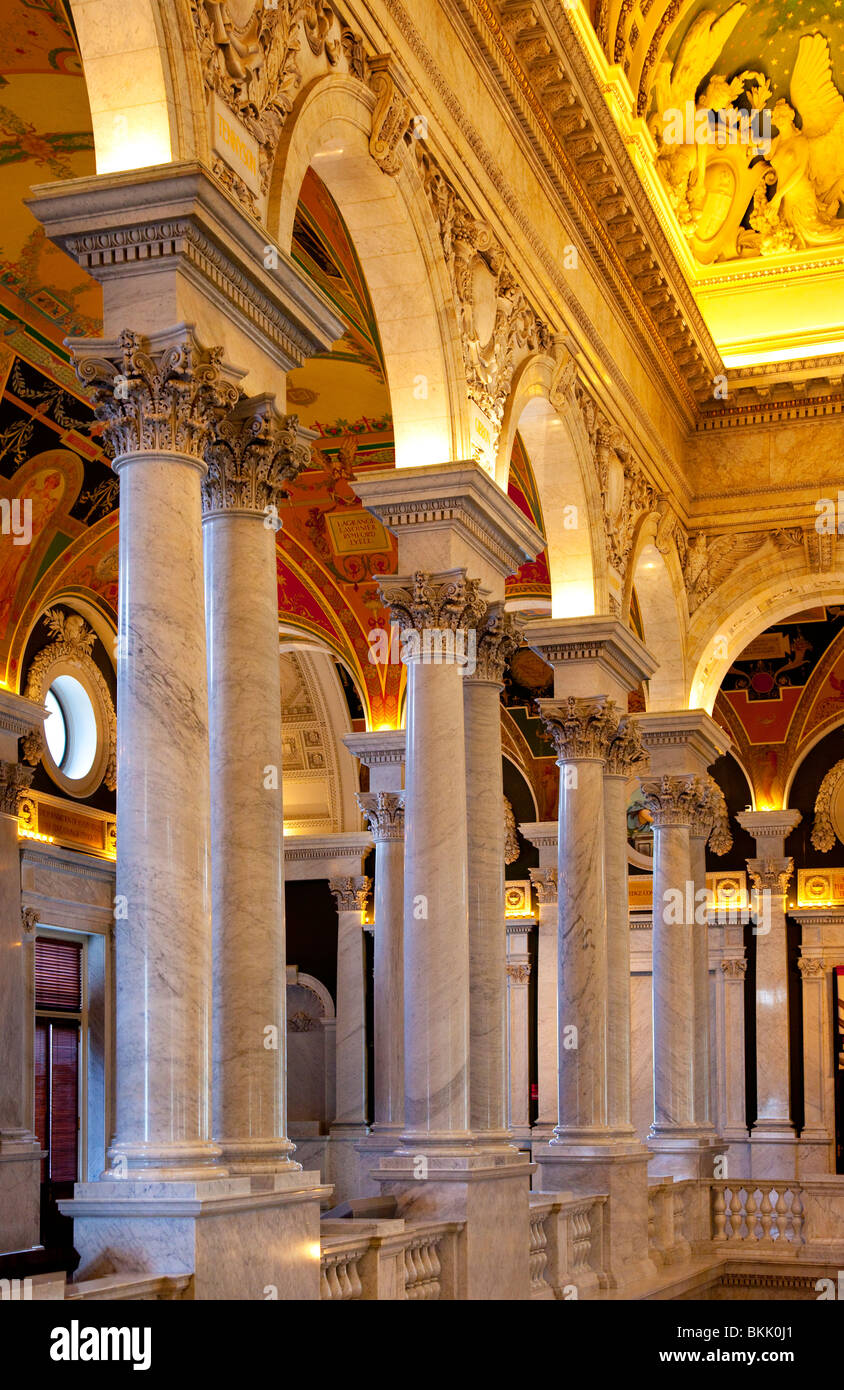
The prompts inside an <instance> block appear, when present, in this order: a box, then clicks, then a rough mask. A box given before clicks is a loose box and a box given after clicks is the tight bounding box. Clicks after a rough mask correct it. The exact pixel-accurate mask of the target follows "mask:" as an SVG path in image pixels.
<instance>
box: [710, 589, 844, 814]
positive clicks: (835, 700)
mask: <svg viewBox="0 0 844 1390" xmlns="http://www.w3.org/2000/svg"><path fill="white" fill-rule="evenodd" d="M714 715H715V717H716V719H718V721H719V722H720V723H721V724H722V725H723V726H724V728H725V729H726V730H727V732H728V733H729V734H730V736H731V738H732V739H733V741H734V743H735V746H736V754H737V757H738V758H739V761H740V762H741V763H742V765H743V766H744V768H745V770H746V772H747V774H748V775H749V777H750V778H751V781H752V783H753V787H754V791H755V794H756V799H757V806H758V807H759V809H765V808H766V807H769V806H770V807H777V806H781V805H782V804H783V797H784V794H785V789H786V787H787V785H788V783H789V780H790V777H791V774H792V772H793V770H794V768H795V767H796V766H797V764H798V763H799V762H800V761H801V760H802V758H803V756H804V754H805V752H806V750H807V748H808V747H809V746H810V745H811V744H814V743H815V742H816V741H817V739H818V738H819V737H820V736H821V735H822V734H824V733H826V732H828V731H829V730H830V729H831V728H833V727H835V725H836V724H839V723H841V722H842V721H844V605H840V606H839V605H827V606H826V607H823V606H821V607H817V608H811V609H807V610H805V611H803V612H801V613H796V614H794V615H792V616H791V617H790V618H789V619H788V620H787V621H785V622H782V623H777V624H775V625H774V626H773V627H770V628H768V629H766V631H765V632H762V633H760V634H759V636H758V637H755V638H754V639H753V641H752V642H751V643H750V644H749V645H748V646H747V647H746V648H745V649H744V651H743V652H742V653H741V656H740V657H738V658H737V660H736V661H735V662H734V663H733V665H732V666H731V667H730V670H729V671H728V672H727V674H726V676H725V677H724V680H723V682H722V685H721V690H720V691H719V694H718V698H717V700H716V703H715V710H714Z"/></svg>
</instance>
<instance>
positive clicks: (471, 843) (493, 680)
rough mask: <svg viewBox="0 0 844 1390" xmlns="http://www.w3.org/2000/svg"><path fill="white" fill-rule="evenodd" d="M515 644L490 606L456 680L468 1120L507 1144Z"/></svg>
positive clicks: (510, 623)
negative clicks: (509, 781)
mask: <svg viewBox="0 0 844 1390" xmlns="http://www.w3.org/2000/svg"><path fill="white" fill-rule="evenodd" d="M518 644H519V639H518V637H517V635H516V630H515V623H514V620H513V618H512V617H511V616H510V614H508V613H505V612H504V609H503V604H492V605H490V607H489V609H488V611H487V614H486V616H485V617H484V619H483V620H482V622H481V623H480V624H479V626H478V629H477V635H476V647H477V651H476V658H475V662H474V669H472V668H471V666H469V667H467V670H466V674H465V677H464V680H463V712H464V720H465V737H466V801H467V807H469V806H470V807H471V811H470V813H469V815H468V831H467V844H468V848H467V856H468V858H467V864H468V884H469V978H470V980H471V989H470V997H469V1121H470V1128H471V1130H472V1132H473V1133H474V1134H475V1135H476V1136H477V1137H478V1139H479V1140H482V1141H483V1142H485V1143H492V1144H496V1143H502V1142H506V1141H507V1139H508V1137H509V1135H508V1123H507V1022H506V1014H507V991H506V987H505V975H504V971H503V967H504V963H505V958H506V954H507V943H506V932H505V924H504V785H503V781H502V772H501V703H500V695H501V683H502V680H503V677H504V668H505V666H506V664H507V662H508V661H509V659H510V657H511V656H512V654H513V652H514V651H515V650H516V647H517V646H518Z"/></svg>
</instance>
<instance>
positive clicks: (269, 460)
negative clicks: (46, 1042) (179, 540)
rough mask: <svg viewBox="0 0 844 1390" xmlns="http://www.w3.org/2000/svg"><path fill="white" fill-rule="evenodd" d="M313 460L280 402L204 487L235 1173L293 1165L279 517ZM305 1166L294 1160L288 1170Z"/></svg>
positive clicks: (249, 413) (241, 428) (217, 1110)
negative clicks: (290, 487)
mask: <svg viewBox="0 0 844 1390" xmlns="http://www.w3.org/2000/svg"><path fill="white" fill-rule="evenodd" d="M309 457H310V448H309V445H308V443H307V441H306V440H304V439H301V438H300V437H299V435H298V434H297V431H296V420H295V418H291V417H286V416H280V415H279V414H278V412H277V411H276V409H275V404H274V401H273V399H272V397H269V396H259V397H255V398H252V399H250V398H248V397H247V398H244V399H243V400H242V401H240V402H239V403H238V405H237V406H236V407H235V409H234V410H233V411H232V412H231V414H230V415H228V416H227V417H226V418H225V419H223V420H222V421H220V423H219V424H218V426H217V429H216V432H215V436H214V438H213V439H212V441H211V442H210V443H209V446H208V448H207V450H206V461H207V463H208V472H207V474H206V476H205V478H204V479H203V482H202V499H203V512H204V517H203V524H204V540H205V547H204V553H205V604H206V615H207V630H208V682H209V714H210V750H211V890H212V891H211V900H212V935H213V960H214V970H213V975H214V990H213V999H214V1007H213V1073H212V1076H213V1087H212V1090H213V1103H212V1115H213V1128H212V1134H213V1137H214V1139H215V1142H216V1143H217V1144H218V1146H219V1148H220V1150H221V1152H222V1154H223V1161H224V1162H225V1164H226V1166H227V1167H228V1169H229V1171H230V1172H258V1171H276V1170H280V1169H283V1168H285V1167H289V1166H290V1164H291V1155H292V1153H293V1149H294V1146H293V1144H291V1142H290V1140H289V1139H287V1138H286V1119H287V1106H286V1084H287V1075H286V1042H287V1038H286V1033H287V1028H286V989H287V985H286V957H285V943H284V869H283V835H284V816H283V810H282V766H281V764H282V753H281V750H282V743H281V683H280V674H279V658H278V580H277V576H276V558H275V557H276V547H275V536H276V529H277V525H278V523H277V520H276V517H277V512H278V506H279V504H280V502H281V500H282V498H283V497H284V496H285V495H286V493H285V485H286V484H287V483H288V482H289V481H291V480H292V479H293V478H294V477H295V476H296V474H297V473H298V472H299V471H300V469H301V468H303V467H305V466H306V465H307V463H308V459H309ZM293 1166H294V1167H296V1168H299V1167H300V1165H299V1164H294V1165H293Z"/></svg>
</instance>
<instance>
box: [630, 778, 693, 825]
mask: <svg viewBox="0 0 844 1390" xmlns="http://www.w3.org/2000/svg"><path fill="white" fill-rule="evenodd" d="M708 795H709V788H708V787H707V785H706V782H705V780H704V779H703V778H702V777H695V776H691V775H689V776H681V777H667V776H666V777H655V778H648V779H647V780H646V781H644V782H643V783H642V796H643V797H644V801H645V805H646V806H647V808H648V810H649V811H650V814H651V819H652V821H653V823H654V826H656V828H657V829H660V828H661V827H663V826H670V825H688V826H691V825H692V823H693V822H694V819H695V817H696V816H698V815H700V812H701V808H702V806H703V805H704V804H706V799H707V797H708Z"/></svg>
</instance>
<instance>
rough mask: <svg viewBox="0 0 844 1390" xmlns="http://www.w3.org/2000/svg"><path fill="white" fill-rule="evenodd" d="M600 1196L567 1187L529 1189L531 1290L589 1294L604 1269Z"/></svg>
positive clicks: (542, 1294) (601, 1283) (543, 1294)
mask: <svg viewBox="0 0 844 1390" xmlns="http://www.w3.org/2000/svg"><path fill="white" fill-rule="evenodd" d="M606 1201H607V1198H606V1197H605V1196H595V1197H573V1196H572V1195H571V1193H569V1192H532V1193H531V1194H530V1231H529V1241H530V1245H529V1250H530V1289H531V1292H530V1296H531V1298H536V1299H552V1298H558V1299H576V1298H594V1297H595V1296H596V1295H597V1292H598V1290H599V1289H601V1288H604V1287H606V1283H607V1280H606V1276H605V1274H604V1272H603V1267H604V1262H603V1244H604V1225H603V1218H604V1206H605V1204H606Z"/></svg>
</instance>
